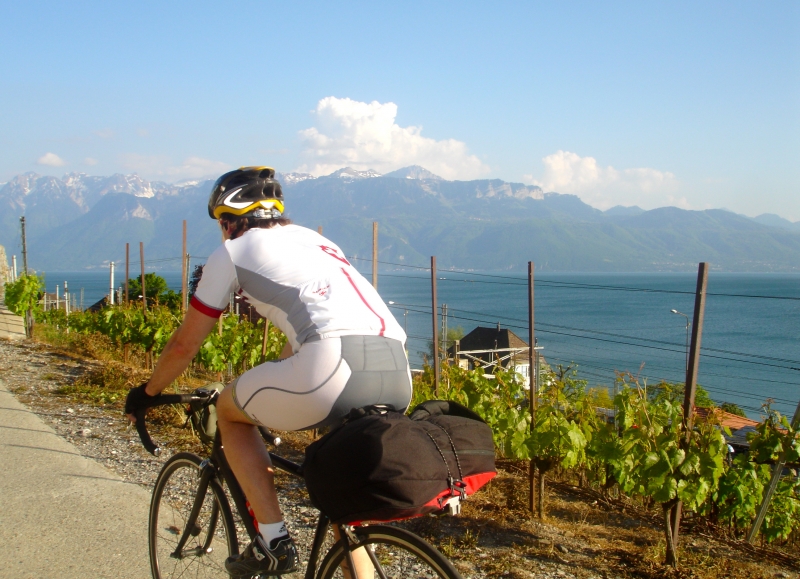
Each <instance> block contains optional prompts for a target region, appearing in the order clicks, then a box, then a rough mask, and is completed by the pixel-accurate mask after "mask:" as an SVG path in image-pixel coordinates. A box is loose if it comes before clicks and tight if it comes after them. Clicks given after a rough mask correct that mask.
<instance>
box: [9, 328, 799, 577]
mask: <svg viewBox="0 0 800 579" xmlns="http://www.w3.org/2000/svg"><path fill="white" fill-rule="evenodd" d="M51 341H52V340H51ZM119 357H120V356H119V355H118V352H115V351H114V350H113V348H110V347H109V346H108V344H105V345H103V344H100V345H98V344H94V343H90V342H85V341H84V342H80V341H78V343H77V345H76V343H75V342H69V343H67V342H64V343H61V344H55V345H53V344H45V343H43V342H34V341H23V342H7V341H3V340H0V380H3V381H4V382H5V383H6V384H7V386H8V388H9V389H10V390H11V391H12V392H13V393H14V394H15V395H16V396H17V397H18V399H19V400H20V401H21V402H23V403H24V404H26V405H28V406H29V407H30V408H31V409H32V410H33V411H34V412H36V413H37V414H39V415H40V416H41V417H42V418H43V419H44V420H45V422H47V423H49V424H50V425H51V426H53V428H55V430H56V431H57V432H58V433H59V434H60V435H61V436H63V437H64V438H66V439H67V440H69V441H70V442H72V443H73V444H75V445H76V447H77V448H78V449H80V451H81V452H82V453H83V454H84V455H86V456H89V457H91V458H94V459H95V460H98V461H99V462H101V463H102V464H104V465H105V466H106V467H108V468H110V469H112V470H114V471H115V472H117V473H118V474H119V475H120V476H122V477H123V478H125V479H126V480H128V481H132V482H136V483H138V484H141V485H143V486H145V487H147V488H150V487H152V484H153V481H154V480H155V477H156V476H157V473H158V470H159V469H160V467H161V465H162V464H163V463H164V461H165V460H166V459H167V458H168V457H169V456H170V454H171V453H172V452H178V451H181V450H190V451H194V452H202V444H201V443H200V442H199V440H198V439H197V438H196V437H195V436H193V434H192V432H191V430H190V429H188V428H187V429H181V426H182V425H183V423H184V420H185V417H184V416H183V415H182V413H181V411H180V410H179V409H172V410H170V409H166V410H164V411H163V412H162V413H160V414H159V415H156V416H153V417H152V420H151V423H152V434H153V436H154V438H156V440H160V441H164V442H166V443H167V444H166V446H167V447H168V448H169V449H170V450H169V452H167V453H165V454H164V455H162V456H161V457H159V458H155V457H152V456H150V455H149V454H147V453H146V452H145V451H144V449H143V448H142V447H141V445H140V444H139V441H138V438H137V437H136V432H135V430H133V429H130V428H128V427H127V424H126V421H125V420H124V419H123V416H122V411H121V408H122V401H123V399H124V394H125V392H126V391H127V389H128V388H130V387H131V386H133V385H136V384H139V383H141V381H142V380H144V379H146V377H147V375H148V374H147V373H146V372H144V371H142V370H137V369H136V368H135V367H134V366H129V365H125V364H122V363H121V362H120V361H119V360H118V359H117V358H119ZM137 363H138V360H133V364H134V365H136V364H137ZM202 383H203V379H202V377H194V378H188V379H185V380H184V384H182V388H184V389H191V388H192V387H196V386H199V385H202ZM282 436H283V438H284V439H285V440H286V441H287V442H286V444H285V445H284V446H283V447H282V449H285V450H283V452H285V453H288V454H289V455H290V458H291V457H294V458H296V459H301V457H302V454H301V452H302V448H303V447H304V446H305V445H306V444H308V442H309V441H310V437H309V435H308V434H307V433H282ZM499 467H500V468H499V469H498V470H499V472H498V476H497V478H496V479H495V480H493V481H492V482H491V483H489V484H488V485H487V486H486V487H485V488H484V489H483V490H481V491H480V492H478V493H477V494H476V495H474V496H473V497H470V499H469V500H468V501H467V502H466V503H465V505H464V509H463V511H462V514H461V515H460V516H459V517H442V518H433V517H424V518H420V519H415V520H412V521H409V522H407V523H405V525H406V526H407V527H409V528H411V529H412V530H414V531H415V532H417V533H419V534H420V535H422V536H424V537H426V538H427V539H429V540H430V541H431V542H432V543H434V544H435V545H437V546H438V548H439V549H440V550H441V551H443V552H444V553H445V554H446V555H447V556H448V557H450V558H451V560H453V561H454V563H455V564H456V566H457V567H458V568H459V570H460V571H461V573H462V574H463V575H464V577H465V579H466V578H470V577H474V578H481V577H506V578H514V579H527V578H533V577H536V578H548V579H550V578H552V579H556V578H563V577H579V578H585V579H589V578H604V579H605V578H608V579H611V578H629V577H642V578H662V577H680V578H688V577H697V578H704V579H705V578H708V579H712V578H723V577H731V578H736V579H738V578H741V579H745V578H747V579H751V578H773V577H781V578H800V553H797V552H796V550H795V551H794V552H789V551H781V550H779V549H777V548H772V547H763V546H759V547H751V546H749V545H746V544H745V543H743V542H741V541H736V540H732V539H730V538H726V537H724V536H723V534H722V533H721V532H720V531H719V530H715V529H709V528H706V527H702V526H700V525H693V524H692V521H691V519H689V520H687V521H686V524H684V525H682V528H681V539H680V545H679V556H680V560H681V564H680V568H679V569H678V570H677V571H675V570H673V569H671V568H668V567H664V566H663V565H662V564H661V562H662V561H663V558H664V540H663V538H662V531H661V529H660V527H659V526H658V518H657V517H656V514H655V513H650V512H647V511H644V510H642V509H641V508H639V507H637V506H635V505H633V504H629V503H626V502H624V501H622V500H611V499H606V498H604V497H603V496H602V495H600V494H598V493H596V492H594V491H591V490H588V489H581V488H577V487H574V486H572V485H569V484H566V483H553V484H548V495H547V510H548V516H547V519H546V520H545V521H544V522H541V521H538V520H536V519H533V518H532V517H531V515H530V513H529V511H528V509H527V503H528V482H527V476H528V475H527V470H526V466H525V465H524V464H519V463H501V464H499ZM278 484H279V487H281V489H282V494H283V505H284V511H285V514H286V517H287V522H288V523H289V525H290V526H291V527H292V528H293V529H294V531H293V532H301V533H303V532H310V530H311V529H312V528H313V525H314V510H313V507H311V505H310V504H309V502H308V498H307V496H306V494H305V491H304V490H303V489H302V485H301V484H299V483H294V482H292V481H289V480H287V479H286V478H280V479H279V480H278Z"/></svg>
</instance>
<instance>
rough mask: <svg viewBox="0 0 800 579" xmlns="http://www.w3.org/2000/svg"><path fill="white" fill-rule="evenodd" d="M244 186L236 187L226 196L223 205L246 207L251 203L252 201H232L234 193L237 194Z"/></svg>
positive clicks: (236, 207)
mask: <svg viewBox="0 0 800 579" xmlns="http://www.w3.org/2000/svg"><path fill="white" fill-rule="evenodd" d="M241 190H242V188H241V187H239V188H238V189H234V190H233V191H232V192H231V193H229V194H228V196H227V197H225V201H223V202H222V204H223V205H227V206H228V207H233V208H234V209H244V208H245V207H248V206H250V205H251V202H250V201H231V199H232V198H233V196H234V195H236V194H237V193H238V192H239V191H241Z"/></svg>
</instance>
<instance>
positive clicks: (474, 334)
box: [458, 324, 528, 350]
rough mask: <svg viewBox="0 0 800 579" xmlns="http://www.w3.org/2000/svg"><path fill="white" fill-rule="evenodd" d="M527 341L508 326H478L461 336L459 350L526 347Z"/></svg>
mask: <svg viewBox="0 0 800 579" xmlns="http://www.w3.org/2000/svg"><path fill="white" fill-rule="evenodd" d="M527 347H528V343H527V342H526V341H525V340H523V339H522V338H520V337H519V336H517V335H516V334H515V333H514V332H512V331H511V330H509V329H508V328H501V327H500V325H499V324H498V325H497V327H495V328H485V327H482V326H478V327H477V328H475V329H474V330H472V331H471V332H470V333H469V334H467V335H466V336H464V337H463V338H461V340H460V345H459V348H458V349H459V350H496V349H498V348H527Z"/></svg>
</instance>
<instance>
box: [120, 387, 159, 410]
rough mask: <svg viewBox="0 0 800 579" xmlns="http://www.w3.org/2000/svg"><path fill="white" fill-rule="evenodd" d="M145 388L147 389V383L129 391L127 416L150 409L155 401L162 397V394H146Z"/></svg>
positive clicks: (126, 404)
mask: <svg viewBox="0 0 800 579" xmlns="http://www.w3.org/2000/svg"><path fill="white" fill-rule="evenodd" d="M145 388H147V382H145V383H144V384H142V385H141V386H136V387H135V388H131V389H130V390H129V391H128V397H127V398H126V399H125V414H136V411H137V410H142V409H146V408H150V407H151V406H152V405H153V401H154V400H155V399H156V398H158V397H159V396H161V394H156V395H155V396H150V395H149V394H148V393H147V392H145V390H144V389H145Z"/></svg>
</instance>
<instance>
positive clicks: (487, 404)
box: [6, 276, 800, 566]
mask: <svg viewBox="0 0 800 579" xmlns="http://www.w3.org/2000/svg"><path fill="white" fill-rule="evenodd" d="M20 279H21V280H25V277H24V276H23V277H22V278H20ZM17 283H18V284H20V285H19V286H18V287H17V288H14V287H13V284H12V285H11V286H9V289H8V292H7V297H6V300H7V304H8V305H9V307H10V308H11V309H12V311H17V312H20V313H22V312H25V311H28V310H30V311H31V312H32V314H33V318H34V319H35V321H36V322H37V323H39V324H43V325H45V326H47V327H49V328H52V329H57V330H58V331H60V332H74V333H79V334H94V333H97V334H102V335H104V336H107V338H108V339H109V340H110V341H111V342H112V343H113V344H114V345H115V346H116V347H118V348H121V349H122V350H123V351H124V352H125V357H126V358H127V357H128V355H129V352H130V353H131V354H133V353H135V354H136V359H137V360H140V361H141V362H140V364H141V365H142V366H143V368H144V369H152V367H153V364H154V362H155V360H157V358H158V355H159V353H160V352H161V351H162V350H163V348H164V346H165V344H166V341H167V340H168V338H169V336H170V335H171V333H172V331H173V330H174V329H175V328H176V327H177V325H178V324H179V323H180V313H179V310H177V309H176V307H175V305H174V303H173V305H172V307H170V306H169V305H155V304H154V305H152V306H150V307H148V309H147V310H146V311H145V310H144V309H143V308H142V307H141V305H116V306H107V307H105V308H103V309H101V310H100V311H98V312H88V311H87V312H74V313H71V314H69V315H68V316H67V315H66V314H65V312H64V311H63V310H49V311H43V310H41V308H40V307H39V306H38V302H37V300H36V299H35V294H36V288H37V286H36V284H35V283H31V282H30V280H28V281H23V282H17ZM284 343H285V337H284V336H283V335H282V334H281V333H280V332H279V331H278V330H277V329H276V328H274V327H270V326H269V325H268V324H267V322H265V320H263V319H259V320H258V321H256V322H251V321H249V319H247V318H246V317H245V316H237V315H236V314H234V313H229V314H227V315H226V316H224V317H223V318H222V319H221V320H220V323H219V326H218V331H216V332H212V333H211V334H210V335H209V336H208V337H207V338H206V340H205V342H204V343H203V346H202V348H201V350H200V353H199V354H198V356H197V358H196V359H195V362H194V365H195V367H196V368H197V369H201V370H204V371H206V372H209V373H215V374H217V375H218V377H219V378H221V379H229V378H231V377H232V376H235V375H238V374H239V373H241V372H243V371H245V370H246V369H248V368H251V367H253V366H254V365H257V364H259V363H261V362H262V361H263V360H269V359H275V358H277V357H278V355H279V353H280V351H281V349H282V347H283V345H284ZM542 372H543V374H542V381H541V383H542V386H541V389H540V391H539V392H538V393H537V406H536V412H535V414H534V415H532V414H531V411H530V404H529V391H528V390H527V389H526V388H525V386H524V385H523V380H522V379H521V377H520V376H518V375H515V374H514V373H512V372H507V371H505V370H503V369H502V368H499V369H498V370H497V371H496V372H495V374H494V375H493V376H490V377H488V376H485V375H484V374H483V371H481V370H475V371H468V370H464V369H461V368H459V367H456V366H444V367H443V368H442V370H441V379H440V385H439V392H438V393H435V392H434V379H433V371H432V369H431V368H430V367H427V366H426V367H425V369H424V371H423V372H422V374H421V375H419V376H417V377H416V378H415V391H414V400H413V403H412V406H413V404H416V403H418V402H421V401H423V400H426V399H430V398H434V397H436V396H435V394H438V397H439V398H446V399H450V400H455V401H457V402H460V403H462V404H464V405H466V406H468V407H469V408H471V409H473V410H474V411H476V412H477V413H478V414H480V415H481V416H482V417H483V418H484V420H485V421H486V422H487V423H488V424H489V425H490V427H491V428H492V431H493V433H494V440H495V445H496V449H497V455H498V457H499V458H501V459H503V460H504V461H510V462H516V463H518V464H519V465H522V467H524V468H526V469H527V465H531V468H534V469H535V472H536V473H537V475H538V477H537V485H536V492H535V498H536V501H535V512H536V515H537V516H538V517H539V518H540V519H544V518H546V516H547V500H546V497H547V481H556V480H558V481H562V482H563V481H567V482H570V483H572V484H575V485H576V486H578V487H580V488H584V489H589V490H592V491H594V492H597V493H600V494H601V495H602V496H606V497H611V498H615V499H618V498H620V497H625V498H626V499H627V500H629V501H631V502H633V503H634V504H636V505H638V506H639V507H640V508H642V509H645V510H648V511H654V512H656V513H659V517H660V519H661V521H662V525H663V537H664V544H665V546H666V548H665V562H666V563H668V564H671V565H673V566H676V565H677V562H678V561H677V552H678V549H677V544H676V543H677V538H678V532H677V531H678V529H676V528H673V524H672V521H673V520H674V518H673V517H674V514H673V513H674V510H675V508H676V505H678V504H680V505H681V506H682V509H683V516H684V517H685V518H686V519H687V520H691V522H692V523H693V524H695V525H697V524H702V525H705V526H707V527H708V528H710V529H712V530H714V532H716V533H720V534H724V535H725V536H727V537H731V538H743V537H744V536H745V535H746V534H747V533H748V531H749V530H750V528H751V526H752V525H753V521H754V520H755V518H756V513H757V510H758V508H759V506H760V505H761V502H762V498H763V496H764V493H765V489H766V487H767V486H768V484H769V481H770V477H771V472H772V468H771V465H772V464H774V463H775V462H776V461H778V460H779V458H780V457H782V458H783V460H784V461H785V463H786V464H787V466H788V467H790V468H787V469H785V471H784V476H783V477H782V478H781V479H780V482H779V484H778V486H777V490H776V492H775V494H774V495H773V498H772V501H771V503H770V507H769V510H768V512H767V514H766V517H765V518H764V520H763V523H762V525H761V528H760V529H759V531H760V540H761V541H762V542H765V543H769V544H774V545H779V546H783V547H785V548H789V549H791V550H795V549H796V546H797V544H798V541H800V478H799V477H798V470H797V468H798V466H800V454H798V453H799V451H800V448H798V447H799V446H800V445H799V444H798V441H800V433H799V432H798V431H796V430H795V429H793V428H792V425H791V424H790V423H789V421H788V420H787V419H786V417H785V416H782V415H780V414H779V413H778V412H776V411H775V410H773V409H771V408H770V406H769V405H768V404H767V405H765V406H764V408H763V415H764V416H763V418H764V419H763V420H762V422H761V423H760V425H759V427H758V428H757V429H756V431H755V432H753V433H751V434H750V435H749V436H748V442H749V449H748V450H747V451H743V452H736V453H735V454H732V453H730V450H729V447H728V444H727V443H726V440H725V437H724V434H730V433H728V432H726V429H725V428H724V427H722V426H721V425H720V424H719V423H718V422H717V418H716V414H715V413H713V412H710V413H707V414H704V415H702V416H701V415H698V416H697V417H696V418H695V421H694V424H693V427H692V428H691V430H690V431H689V432H687V431H685V429H684V424H683V420H682V417H683V408H682V405H681V398H682V397H681V396H678V395H677V394H676V393H679V392H680V391H681V389H682V385H675V384H668V383H661V384H658V385H656V386H655V387H654V386H653V385H644V384H640V383H639V381H638V379H637V378H636V377H635V376H633V375H631V374H619V375H618V376H617V385H616V386H617V388H615V390H616V391H617V392H618V393H617V394H616V396H615V397H614V398H613V400H612V399H611V398H609V397H608V395H607V392H606V391H605V390H603V391H597V390H593V389H589V388H588V387H587V383H586V382H585V381H583V380H581V379H580V377H579V375H578V374H577V373H576V372H574V371H569V370H564V369H563V368H549V367H543V368H542ZM645 386H646V387H645ZM604 408H605V410H603V409H604Z"/></svg>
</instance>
